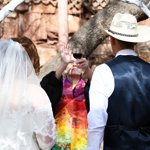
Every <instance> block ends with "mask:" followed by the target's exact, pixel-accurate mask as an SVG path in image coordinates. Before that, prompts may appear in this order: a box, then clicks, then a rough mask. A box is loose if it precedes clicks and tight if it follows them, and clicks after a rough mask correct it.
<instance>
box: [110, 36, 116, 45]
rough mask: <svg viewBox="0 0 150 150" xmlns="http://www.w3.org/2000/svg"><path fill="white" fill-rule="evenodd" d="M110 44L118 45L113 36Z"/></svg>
mask: <svg viewBox="0 0 150 150" xmlns="http://www.w3.org/2000/svg"><path fill="white" fill-rule="evenodd" d="M110 43H111V45H115V44H116V40H115V38H113V37H112V36H111V37H110Z"/></svg>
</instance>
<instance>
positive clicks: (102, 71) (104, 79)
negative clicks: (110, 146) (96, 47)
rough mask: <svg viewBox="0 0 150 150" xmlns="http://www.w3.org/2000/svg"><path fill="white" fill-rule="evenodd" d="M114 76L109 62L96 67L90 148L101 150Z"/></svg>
mask: <svg viewBox="0 0 150 150" xmlns="http://www.w3.org/2000/svg"><path fill="white" fill-rule="evenodd" d="M118 55H133V56H137V54H136V53H135V52H134V51H133V50H129V49H124V50H121V51H119V52H118V53H117V54H116V57H117V56H118ZM114 87H115V84H114V77H113V74H112V72H111V69H110V68H109V66H108V65H107V64H101V65H99V66H97V67H96V69H95V71H94V73H93V76H92V80H91V85H90V91H89V97H90V112H89V113H88V147H87V149H88V150H100V147H101V143H102V141H103V135H104V128H105V126H106V122H107V116H108V114H107V107H108V98H109V97H110V96H111V94H112V93H113V91H114Z"/></svg>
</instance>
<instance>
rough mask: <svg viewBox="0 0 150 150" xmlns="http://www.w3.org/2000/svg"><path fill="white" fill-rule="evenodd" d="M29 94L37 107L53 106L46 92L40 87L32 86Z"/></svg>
mask: <svg viewBox="0 0 150 150" xmlns="http://www.w3.org/2000/svg"><path fill="white" fill-rule="evenodd" d="M29 94H30V98H31V99H32V102H33V103H34V105H35V106H42V105H51V104H50V100H49V98H48V96H47V94H46V92H45V91H44V90H43V89H42V88H41V87H40V85H39V86H38V85H34V84H30V85H29Z"/></svg>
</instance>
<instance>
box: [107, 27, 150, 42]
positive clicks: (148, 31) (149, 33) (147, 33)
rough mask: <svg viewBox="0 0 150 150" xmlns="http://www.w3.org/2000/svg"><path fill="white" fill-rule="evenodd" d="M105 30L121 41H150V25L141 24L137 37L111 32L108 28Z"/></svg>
mask: <svg viewBox="0 0 150 150" xmlns="http://www.w3.org/2000/svg"><path fill="white" fill-rule="evenodd" d="M105 32H106V33H107V34H108V35H110V36H112V37H114V38H116V39H118V40H121V41H126V42H132V43H141V42H148V41H150V27H148V26H143V25H139V26H138V36H137V37H130V36H124V35H119V34H115V33H112V32H109V31H108V30H105Z"/></svg>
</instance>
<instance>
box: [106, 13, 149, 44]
mask: <svg viewBox="0 0 150 150" xmlns="http://www.w3.org/2000/svg"><path fill="white" fill-rule="evenodd" d="M105 31H106V32H107V33H108V34H109V35H110V36H112V37H114V38H116V39H118V40H121V41H126V42H133V43H139V42H147V41H150V27H148V26H144V25H138V23H137V20H136V18H135V16H133V15H131V14H127V13H125V14H121V13H117V14H116V15H115V16H114V17H113V20H112V22H111V25H110V28H109V29H108V30H105Z"/></svg>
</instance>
